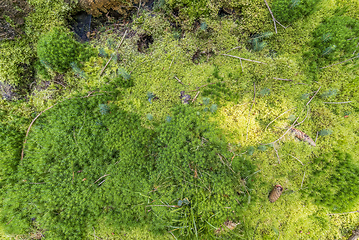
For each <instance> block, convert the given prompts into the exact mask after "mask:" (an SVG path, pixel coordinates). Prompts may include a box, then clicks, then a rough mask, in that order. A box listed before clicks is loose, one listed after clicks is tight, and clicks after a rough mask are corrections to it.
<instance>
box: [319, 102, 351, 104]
mask: <svg viewBox="0 0 359 240" xmlns="http://www.w3.org/2000/svg"><path fill="white" fill-rule="evenodd" d="M351 102H353V101H348V102H323V103H326V104H343V103H351Z"/></svg>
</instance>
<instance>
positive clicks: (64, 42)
mask: <svg viewBox="0 0 359 240" xmlns="http://www.w3.org/2000/svg"><path fill="white" fill-rule="evenodd" d="M93 54H94V52H93V51H92V50H91V49H90V48H89V47H87V46H86V45H82V44H80V43H78V42H77V41H76V40H75V39H74V38H73V36H72V34H70V33H68V32H66V31H65V30H64V29H61V28H54V29H53V30H52V31H50V32H48V33H46V34H45V35H44V36H42V37H41V38H40V40H39V42H38V44H37V56H38V58H39V59H40V62H41V64H43V66H44V67H46V68H47V69H52V70H53V71H55V72H59V73H64V72H65V71H66V70H68V69H69V68H70V67H71V63H73V62H74V63H80V62H81V61H85V60H87V59H88V58H89V57H90V56H92V55H93Z"/></svg>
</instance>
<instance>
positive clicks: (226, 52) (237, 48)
mask: <svg viewBox="0 0 359 240" xmlns="http://www.w3.org/2000/svg"><path fill="white" fill-rule="evenodd" d="M241 48H242V47H234V48H232V49H230V50H228V51H227V52H226V53H229V52H230V51H233V50H234V49H241Z"/></svg>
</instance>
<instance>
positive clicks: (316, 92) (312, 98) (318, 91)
mask: <svg viewBox="0 0 359 240" xmlns="http://www.w3.org/2000/svg"><path fill="white" fill-rule="evenodd" d="M321 87H322V86H320V87H319V88H318V90H317V91H316V92H315V94H314V96H313V97H312V98H310V100H309V101H308V102H307V104H306V106H308V104H309V103H310V102H311V101H312V99H313V98H314V97H315V95H317V93H318V92H319V90H320V88H321Z"/></svg>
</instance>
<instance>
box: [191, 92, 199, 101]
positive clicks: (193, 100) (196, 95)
mask: <svg viewBox="0 0 359 240" xmlns="http://www.w3.org/2000/svg"><path fill="white" fill-rule="evenodd" d="M198 94H199V91H198V92H197V94H196V96H195V97H194V98H193V100H192V103H193V102H194V101H195V100H196V98H197V96H198Z"/></svg>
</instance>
